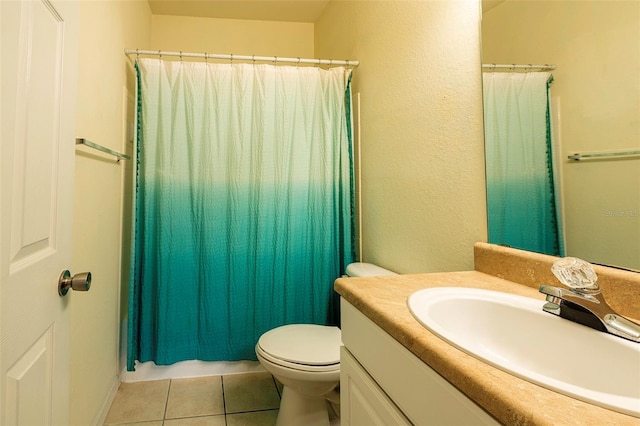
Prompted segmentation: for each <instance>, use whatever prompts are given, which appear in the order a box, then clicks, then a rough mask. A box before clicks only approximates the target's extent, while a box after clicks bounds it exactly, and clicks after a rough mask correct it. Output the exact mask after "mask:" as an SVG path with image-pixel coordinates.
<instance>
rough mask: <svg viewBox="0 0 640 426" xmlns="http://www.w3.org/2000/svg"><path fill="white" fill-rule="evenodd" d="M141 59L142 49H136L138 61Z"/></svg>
mask: <svg viewBox="0 0 640 426" xmlns="http://www.w3.org/2000/svg"><path fill="white" fill-rule="evenodd" d="M139 58H140V49H136V61H137V60H138V59H139Z"/></svg>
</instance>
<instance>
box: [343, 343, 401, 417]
mask: <svg viewBox="0 0 640 426" xmlns="http://www.w3.org/2000/svg"><path fill="white" fill-rule="evenodd" d="M340 351H341V352H340V421H341V424H342V425H344V426H378V425H379V426H389V425H410V424H411V423H410V422H409V421H408V420H407V418H406V417H404V416H403V415H402V413H401V412H400V410H398V408H397V407H396V405H395V404H394V403H393V402H392V401H391V400H390V399H389V398H388V397H387V395H386V394H385V393H384V392H383V391H382V390H381V389H380V388H379V387H378V385H377V384H376V383H375V382H374V381H373V380H372V379H371V377H369V375H368V374H367V373H366V372H365V371H364V370H363V369H362V367H361V366H360V364H358V362H357V361H356V360H355V359H354V358H353V356H352V355H351V354H350V353H349V351H348V350H347V349H346V348H345V347H344V346H343V347H342V348H340Z"/></svg>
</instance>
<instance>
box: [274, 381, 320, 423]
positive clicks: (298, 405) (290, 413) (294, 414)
mask: <svg viewBox="0 0 640 426" xmlns="http://www.w3.org/2000/svg"><path fill="white" fill-rule="evenodd" d="M300 425H305V426H329V412H328V411H327V399H326V398H325V397H324V396H306V395H302V394H300V393H299V392H296V391H295V390H293V389H291V388H290V387H288V386H284V388H283V390H282V399H281V401H280V411H279V412H278V419H277V420H276V426H300Z"/></svg>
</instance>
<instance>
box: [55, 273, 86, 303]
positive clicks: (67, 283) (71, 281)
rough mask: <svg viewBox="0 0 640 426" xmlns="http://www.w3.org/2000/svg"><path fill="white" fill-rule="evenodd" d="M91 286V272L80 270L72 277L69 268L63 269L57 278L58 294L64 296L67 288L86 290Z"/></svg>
mask: <svg viewBox="0 0 640 426" xmlns="http://www.w3.org/2000/svg"><path fill="white" fill-rule="evenodd" d="M89 287H91V272H81V273H79V274H75V275H74V276H73V277H72V276H71V273H70V272H69V270H64V271H62V273H61V274H60V279H59V280H58V294H59V295H60V296H61V297H62V296H66V295H67V292H68V291H69V289H72V290H76V291H88V290H89Z"/></svg>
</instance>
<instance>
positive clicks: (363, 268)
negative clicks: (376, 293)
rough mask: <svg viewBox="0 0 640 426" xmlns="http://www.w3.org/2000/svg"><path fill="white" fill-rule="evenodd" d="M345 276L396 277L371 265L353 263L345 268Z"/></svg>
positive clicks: (386, 270) (392, 273) (393, 273)
mask: <svg viewBox="0 0 640 426" xmlns="http://www.w3.org/2000/svg"><path fill="white" fill-rule="evenodd" d="M346 273H347V276H349V277H378V276H381V275H397V274H396V273H395V272H391V271H389V270H388V269H384V268H381V267H379V266H378V265H374V264H373V263H364V262H355V263H351V264H349V265H348V266H347V271H346Z"/></svg>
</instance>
